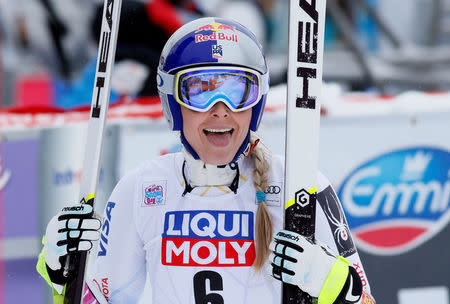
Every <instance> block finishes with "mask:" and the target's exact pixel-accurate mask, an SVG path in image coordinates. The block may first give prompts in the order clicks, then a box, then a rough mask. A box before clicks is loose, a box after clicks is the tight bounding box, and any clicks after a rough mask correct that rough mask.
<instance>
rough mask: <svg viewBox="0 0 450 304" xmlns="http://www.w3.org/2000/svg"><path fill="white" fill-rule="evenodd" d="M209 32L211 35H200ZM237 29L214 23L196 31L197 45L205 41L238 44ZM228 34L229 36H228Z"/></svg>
mask: <svg viewBox="0 0 450 304" xmlns="http://www.w3.org/2000/svg"><path fill="white" fill-rule="evenodd" d="M204 31H209V32H210V33H211V34H210V35H209V34H205V33H200V32H204ZM235 32H236V29H235V28H234V27H231V26H228V25H226V24H223V23H219V22H213V23H210V24H207V25H204V26H202V27H199V28H198V29H197V31H195V33H196V34H195V43H199V42H205V41H211V40H212V41H231V42H237V41H238V36H237V35H236V34H235ZM197 33H198V34H197ZM227 33H228V34H227Z"/></svg>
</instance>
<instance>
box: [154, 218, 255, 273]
mask: <svg viewBox="0 0 450 304" xmlns="http://www.w3.org/2000/svg"><path fill="white" fill-rule="evenodd" d="M253 223H254V219H253V213H252V212H247V211H214V210H195V211H173V212H167V213H166V215H165V219H164V233H163V234H162V247H161V259H162V264H163V265H174V266H207V267H233V266H235V267H239V266H251V265H252V264H253V261H254V259H255V242H254V236H253V226H254V225H253Z"/></svg>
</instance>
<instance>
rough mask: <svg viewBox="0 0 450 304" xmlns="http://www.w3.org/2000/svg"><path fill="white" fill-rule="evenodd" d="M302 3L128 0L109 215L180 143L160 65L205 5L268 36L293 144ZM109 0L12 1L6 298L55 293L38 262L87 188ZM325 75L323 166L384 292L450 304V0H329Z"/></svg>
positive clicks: (2, 202) (1, 135)
mask: <svg viewBox="0 0 450 304" xmlns="http://www.w3.org/2000/svg"><path fill="white" fill-rule="evenodd" d="M311 1H314V0H311ZM288 6H289V1H288V0H123V3H122V12H121V21H120V27H119V37H118V44H117V52H116V63H115V68H114V72H113V76H112V88H111V98H110V103H111V105H112V106H111V108H110V111H109V113H110V118H111V120H109V123H108V128H107V131H106V135H105V144H104V147H105V148H104V151H103V155H102V169H101V173H100V191H99V193H100V194H99V200H98V201H99V202H98V206H97V208H98V211H99V212H101V211H102V208H103V206H104V203H105V201H106V199H107V197H108V195H109V193H110V192H111V190H112V188H113V187H114V185H115V183H116V182H117V181H118V179H119V178H120V177H121V176H122V175H123V174H124V173H125V172H126V171H128V170H130V169H132V168H134V167H135V166H137V165H138V164H139V163H140V162H142V161H144V160H145V159H149V158H152V157H154V156H156V155H160V154H164V153H170V152H173V151H179V150H180V145H179V144H178V140H177V139H176V137H174V135H173V134H171V132H169V131H168V130H167V129H168V128H167V126H166V125H165V122H164V119H163V117H162V112H161V109H160V106H159V99H158V97H157V90H156V82H155V77H156V73H155V71H156V68H157V65H158V61H159V54H160V52H161V50H162V47H163V46H164V43H165V41H166V40H167V39H168V37H169V36H170V35H171V34H172V33H173V32H174V31H175V30H176V29H177V28H178V27H180V26H181V25H182V24H184V23H185V22H187V21H190V20H192V19H195V18H198V17H201V16H218V17H225V18H231V19H234V20H236V21H238V22H240V23H242V24H244V25H245V26H247V27H248V28H250V29H251V30H252V31H253V32H254V33H255V35H256V36H257V38H258V40H259V41H260V42H261V44H262V45H263V47H264V49H265V52H266V57H267V60H268V64H269V68H270V76H271V93H269V97H268V102H267V107H266V113H267V114H265V116H264V118H263V121H262V125H261V128H260V132H261V135H262V138H263V139H264V142H265V143H267V145H268V146H269V147H270V148H272V149H273V152H275V153H279V154H283V153H284V117H285V116H284V103H285V97H286V72H287V65H288V63H287V50H288V15H289V10H288ZM102 7H103V1H102V0H62V1H61V0H0V304H5V303H7V304H9V303H38V304H39V303H49V302H48V299H49V298H48V295H49V290H50V289H49V288H47V286H45V283H43V280H41V279H40V278H39V277H38V275H37V273H36V271H35V269H34V267H35V263H36V259H37V255H38V253H39V251H40V248H41V245H40V240H41V237H42V235H43V233H44V229H45V225H46V223H47V222H48V220H49V218H50V217H51V216H52V215H53V214H55V213H56V212H57V211H58V210H59V209H60V208H61V207H62V206H64V205H65V204H68V203H69V202H73V201H75V200H76V199H77V198H78V187H79V179H80V170H81V166H82V157H83V151H84V138H85V125H86V124H85V122H86V121H87V117H88V115H87V112H86V109H88V108H89V106H90V103H91V95H92V91H93V85H94V76H95V67H96V57H97V48H98V37H99V32H100V20H101V14H102ZM323 80H324V87H323V96H322V107H323V108H322V114H323V116H322V120H321V132H320V133H321V139H320V140H321V142H320V156H319V159H320V168H321V170H322V171H324V173H326V175H327V176H328V177H329V178H330V180H331V182H332V183H333V185H334V186H335V188H336V191H337V193H338V195H339V196H340V199H341V202H342V204H343V206H344V209H345V211H346V216H347V220H348V223H349V226H350V228H351V229H352V232H353V236H354V239H355V242H356V244H357V246H358V248H359V249H360V255H361V257H362V261H363V262H364V267H365V271H366V272H367V275H368V277H369V279H370V282H371V286H372V291H373V292H372V293H373V294H374V296H375V298H376V299H377V300H378V301H377V302H378V303H399V304H406V303H408V304H415V303H417V304H418V303H435V304H449V303H450V300H449V299H450V296H449V289H450V254H449V252H450V242H448V240H449V236H450V225H449V224H448V223H449V221H450V136H449V134H450V94H449V92H448V91H449V90H450V0H395V1H392V0H327V19H326V28H325V52H324V63H323ZM83 111H84V112H83ZM79 122H81V123H79ZM24 189H26V190H25V191H24ZM24 210H26V212H24ZM336 221H337V224H336V225H337V228H339V227H338V226H339V223H341V222H342V219H341V217H340V215H339V217H338V218H337V219H336ZM355 267H359V266H358V265H355ZM358 269H360V268H358ZM361 271H362V270H361ZM361 276H365V273H364V271H362V272H361ZM386 278H389V279H386ZM24 289H26V290H27V291H28V292H23V290H24Z"/></svg>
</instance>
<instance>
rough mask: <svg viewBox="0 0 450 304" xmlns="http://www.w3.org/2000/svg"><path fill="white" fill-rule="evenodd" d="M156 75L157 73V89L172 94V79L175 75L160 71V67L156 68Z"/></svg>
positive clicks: (173, 84)
mask: <svg viewBox="0 0 450 304" xmlns="http://www.w3.org/2000/svg"><path fill="white" fill-rule="evenodd" d="M158 75H159V76H157V82H158V89H159V90H160V91H161V92H163V93H164V94H173V90H174V87H175V81H174V79H175V75H172V74H169V73H166V72H164V71H161V70H160V69H158ZM160 77H161V79H160Z"/></svg>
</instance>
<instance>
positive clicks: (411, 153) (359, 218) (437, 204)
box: [338, 147, 450, 255]
mask: <svg viewBox="0 0 450 304" xmlns="http://www.w3.org/2000/svg"><path fill="white" fill-rule="evenodd" d="M338 195H339V197H340V199H341V202H342V205H343V207H344V209H345V211H346V215H347V219H348V222H349V224H350V227H351V229H352V232H353V236H354V237H355V239H356V240H357V241H358V246H360V247H361V248H362V249H364V250H366V251H368V252H371V253H375V254H379V255H396V254H401V253H404V252H407V251H410V250H412V249H414V248H416V247H418V246H420V245H421V244H423V243H425V242H426V241H427V240H429V239H430V238H432V237H433V236H434V235H436V234H437V233H439V232H440V231H441V230H442V229H443V228H444V227H446V226H447V224H448V222H449V220H450V153H449V151H446V150H441V149H436V148H432V147H415V148H409V149H403V150H396V151H392V152H390V153H386V154H382V155H379V156H378V157H376V158H374V159H372V160H370V161H368V162H366V163H364V164H363V165H361V166H360V167H358V168H356V169H355V170H354V171H353V172H351V173H350V174H349V175H348V176H347V177H346V178H345V180H344V182H343V183H342V185H341V187H340V189H339V191H338Z"/></svg>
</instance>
